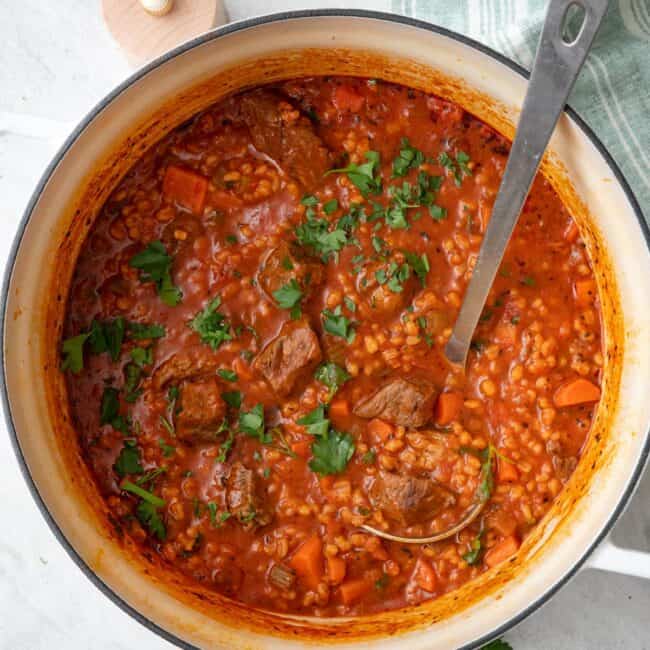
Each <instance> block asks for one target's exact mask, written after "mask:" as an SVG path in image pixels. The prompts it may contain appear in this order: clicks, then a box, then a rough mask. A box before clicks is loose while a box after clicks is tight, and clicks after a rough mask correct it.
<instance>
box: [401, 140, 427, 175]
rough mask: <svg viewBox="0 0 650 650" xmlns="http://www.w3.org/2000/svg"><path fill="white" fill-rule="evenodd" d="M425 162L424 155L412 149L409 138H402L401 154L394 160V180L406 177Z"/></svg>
mask: <svg viewBox="0 0 650 650" xmlns="http://www.w3.org/2000/svg"><path fill="white" fill-rule="evenodd" d="M423 162H424V154H423V153H422V152H421V151H420V150H419V149H416V148H415V147H412V146H411V145H410V143H409V139H408V138H402V142H401V146H400V150H399V154H398V156H397V158H395V160H393V178H397V177H398V176H406V174H407V173H408V172H409V170H410V169H415V168H416V167H419V166H420V165H421V164H422V163H423Z"/></svg>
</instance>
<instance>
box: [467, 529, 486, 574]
mask: <svg viewBox="0 0 650 650" xmlns="http://www.w3.org/2000/svg"><path fill="white" fill-rule="evenodd" d="M482 539H483V531H481V532H480V533H479V534H478V535H477V536H476V537H475V538H474V539H473V540H472V541H471V542H470V544H469V551H467V553H464V554H463V560H465V562H467V564H469V565H470V566H474V565H475V564H478V562H479V560H480V559H481V555H482V554H483V543H482Z"/></svg>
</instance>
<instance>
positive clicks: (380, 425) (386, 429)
mask: <svg viewBox="0 0 650 650" xmlns="http://www.w3.org/2000/svg"><path fill="white" fill-rule="evenodd" d="M394 430H395V429H394V428H393V425H392V424H389V423H388V422H384V420H380V419H379V418H374V419H372V420H370V422H368V426H367V431H368V434H369V435H371V436H374V437H377V438H379V440H388V438H390V437H391V435H393V431H394Z"/></svg>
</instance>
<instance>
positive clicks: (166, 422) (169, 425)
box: [160, 415, 176, 436]
mask: <svg viewBox="0 0 650 650" xmlns="http://www.w3.org/2000/svg"><path fill="white" fill-rule="evenodd" d="M160 424H162V425H163V426H164V427H165V429H167V432H168V433H169V434H171V435H172V436H175V435H176V429H175V427H174V425H173V424H172V423H171V422H170V421H169V420H168V419H167V418H166V417H165V416H164V415H161V416H160Z"/></svg>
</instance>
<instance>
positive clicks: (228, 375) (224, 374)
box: [217, 368, 239, 381]
mask: <svg viewBox="0 0 650 650" xmlns="http://www.w3.org/2000/svg"><path fill="white" fill-rule="evenodd" d="M217 374H218V375H219V377H221V379H225V380H226V381H237V380H238V379H239V377H238V376H237V373H236V372H235V371H234V370H230V369H229V368H220V369H219V370H217Z"/></svg>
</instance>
